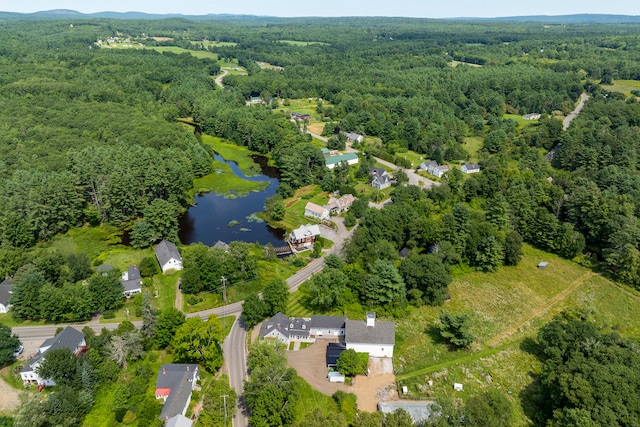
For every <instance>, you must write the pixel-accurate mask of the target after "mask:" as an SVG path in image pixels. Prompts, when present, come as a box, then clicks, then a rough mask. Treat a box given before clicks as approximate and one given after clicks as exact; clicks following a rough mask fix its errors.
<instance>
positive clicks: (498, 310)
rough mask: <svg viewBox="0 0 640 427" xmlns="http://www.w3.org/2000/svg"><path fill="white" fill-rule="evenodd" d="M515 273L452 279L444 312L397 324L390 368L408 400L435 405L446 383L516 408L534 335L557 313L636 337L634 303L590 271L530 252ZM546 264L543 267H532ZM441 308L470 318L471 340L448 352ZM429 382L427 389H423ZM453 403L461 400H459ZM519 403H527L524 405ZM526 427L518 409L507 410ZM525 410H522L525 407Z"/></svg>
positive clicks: (419, 313)
mask: <svg viewBox="0 0 640 427" xmlns="http://www.w3.org/2000/svg"><path fill="white" fill-rule="evenodd" d="M523 251H524V254H525V256H524V258H523V260H522V261H521V263H520V265H518V266H516V267H502V268H500V270H499V271H498V272H496V273H489V274H487V273H481V272H475V271H472V272H459V273H458V274H455V275H454V280H453V282H452V283H451V284H450V285H449V293H450V296H451V299H450V300H449V301H447V302H446V303H445V305H444V307H421V308H417V309H414V310H413V311H412V312H411V313H410V314H409V315H408V316H407V317H405V318H402V319H400V320H399V321H397V331H396V353H395V354H396V356H395V364H396V365H395V368H396V369H397V371H398V374H397V375H398V383H399V385H407V386H408V387H409V391H410V394H409V397H410V398H434V397H435V398H437V397H442V396H444V395H447V394H448V393H450V390H451V386H452V384H453V382H459V383H463V384H464V394H465V395H474V394H475V393H476V392H478V391H480V390H481V389H483V388H487V387H489V386H491V387H493V388H497V389H499V390H503V391H505V392H506V391H509V392H511V394H510V396H511V397H510V398H511V399H513V400H514V401H516V402H518V403H520V402H521V398H522V397H523V396H524V395H525V394H526V393H527V392H529V391H528V386H529V385H530V384H531V383H532V378H531V375H532V374H534V373H536V372H537V371H538V370H539V369H540V368H541V367H540V363H539V361H538V359H537V358H536V357H535V355H534V354H532V350H529V349H530V348H531V346H530V345H529V343H530V342H531V339H533V338H535V337H536V334H537V331H538V329H539V328H540V327H541V326H543V325H545V324H546V323H548V322H549V321H550V320H551V319H552V318H553V317H554V316H555V315H557V314H559V313H560V312H562V311H564V310H587V311H589V312H591V313H592V314H593V318H594V320H595V321H596V322H598V323H599V324H601V325H604V326H605V327H606V328H607V329H611V330H613V331H615V332H617V333H619V334H621V335H623V336H627V337H632V338H638V337H640V327H639V326H638V324H639V321H640V305H639V304H638V302H640V297H639V296H638V295H637V294H636V293H634V292H632V291H629V290H627V289H626V288H621V287H619V286H617V285H616V284H614V283H613V282H611V281H609V280H608V279H606V278H604V277H601V276H599V275H597V274H595V273H593V272H591V271H590V270H588V269H586V268H584V267H581V266H579V265H578V264H576V263H573V262H571V261H568V260H565V259H562V258H559V257H557V256H555V255H552V254H549V253H547V252H543V251H540V250H538V249H535V248H533V247H531V246H528V245H525V246H523ZM540 261H547V262H549V265H548V266H547V268H545V269H543V270H540V269H538V268H537V264H538V263H539V262H540ZM441 309H444V310H446V311H448V312H454V313H465V314H468V315H469V316H470V317H471V319H472V320H471V325H472V326H471V332H472V333H473V334H474V336H475V337H476V341H475V342H474V343H473V344H472V346H471V348H470V349H461V350H453V351H452V350H450V349H449V347H448V345H447V344H445V343H444V342H443V340H442V339H441V337H440V335H439V331H438V329H437V324H438V313H439V311H440V310H441ZM429 380H432V381H433V384H434V385H433V387H428V386H426V384H427V382H428V381H429ZM459 397H461V398H464V395H460V396H459ZM525 400H526V399H525ZM514 407H515V408H516V410H517V411H519V413H518V419H520V420H521V422H520V424H518V425H527V423H528V421H527V416H528V414H525V410H523V409H522V406H521V405H520V404H518V405H514ZM525 409H526V408H525Z"/></svg>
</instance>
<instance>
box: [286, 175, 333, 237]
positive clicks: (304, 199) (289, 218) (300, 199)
mask: <svg viewBox="0 0 640 427" xmlns="http://www.w3.org/2000/svg"><path fill="white" fill-rule="evenodd" d="M328 201H329V195H328V194H327V193H325V192H324V191H322V190H321V189H320V187H319V186H318V185H308V186H306V187H302V188H299V189H298V190H296V192H295V194H294V195H293V197H290V198H288V199H286V200H285V201H284V204H285V208H286V213H285V215H284V219H283V220H282V221H278V222H275V223H274V224H273V225H274V226H275V227H278V228H285V229H287V230H293V229H295V228H298V227H299V226H300V225H302V224H308V223H313V222H314V220H312V219H309V218H307V217H305V216H304V207H305V206H306V205H307V203H308V202H313V203H315V204H317V205H320V206H323V205H325V204H326V203H327V202H328Z"/></svg>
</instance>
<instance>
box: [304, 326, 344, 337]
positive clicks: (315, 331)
mask: <svg viewBox="0 0 640 427" xmlns="http://www.w3.org/2000/svg"><path fill="white" fill-rule="evenodd" d="M309 332H310V333H311V335H315V336H322V337H326V336H330V337H331V336H333V337H339V336H343V335H344V328H334V329H325V328H311V330H310V331H309Z"/></svg>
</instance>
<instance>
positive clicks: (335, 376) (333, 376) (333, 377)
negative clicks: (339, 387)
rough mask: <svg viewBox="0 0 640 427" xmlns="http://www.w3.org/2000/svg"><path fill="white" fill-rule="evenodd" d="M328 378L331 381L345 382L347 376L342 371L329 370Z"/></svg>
mask: <svg viewBox="0 0 640 427" xmlns="http://www.w3.org/2000/svg"><path fill="white" fill-rule="evenodd" d="M327 379H328V380H329V382H330V383H344V380H345V376H344V375H342V374H341V373H340V372H329V374H328V375H327Z"/></svg>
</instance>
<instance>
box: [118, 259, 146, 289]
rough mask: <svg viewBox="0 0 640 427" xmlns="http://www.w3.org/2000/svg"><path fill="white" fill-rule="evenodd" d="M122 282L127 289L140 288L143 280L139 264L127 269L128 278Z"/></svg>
mask: <svg viewBox="0 0 640 427" xmlns="http://www.w3.org/2000/svg"><path fill="white" fill-rule="evenodd" d="M121 283H122V287H123V288H124V290H125V291H133V290H136V289H140V286H142V280H141V279H140V269H139V268H138V266H137V265H132V266H131V267H129V269H128V270H127V280H122V281H121Z"/></svg>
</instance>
